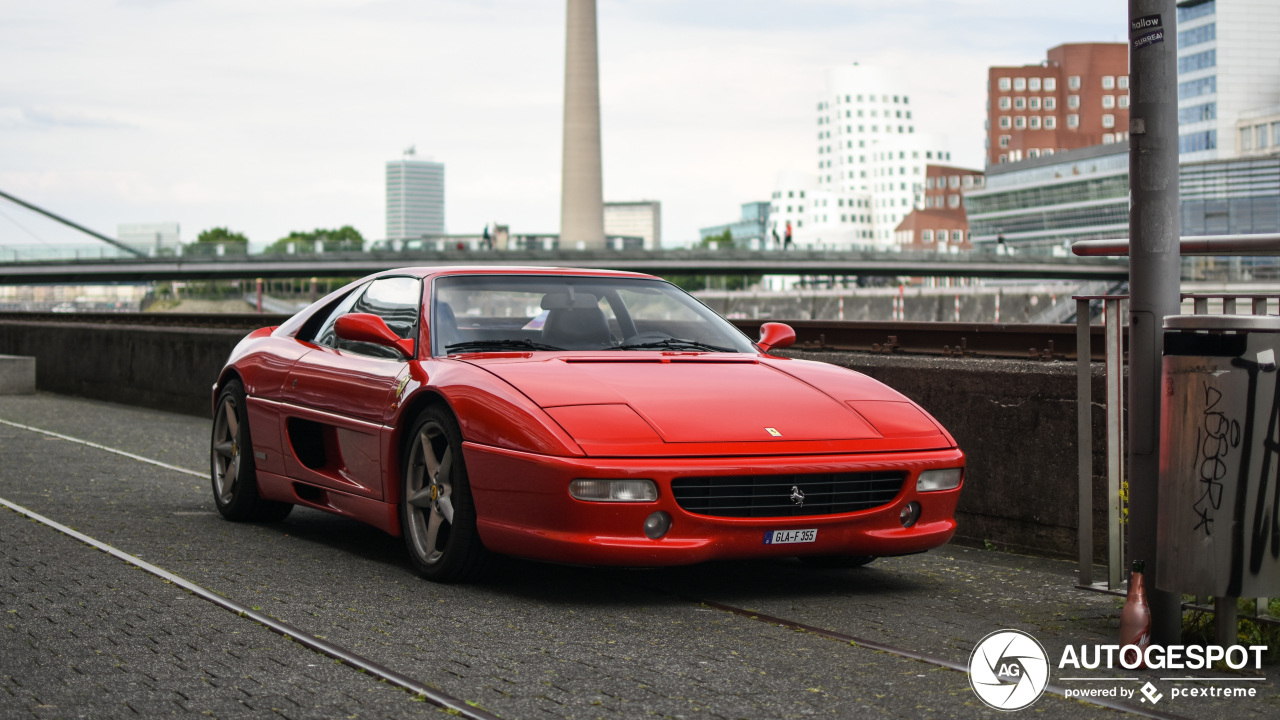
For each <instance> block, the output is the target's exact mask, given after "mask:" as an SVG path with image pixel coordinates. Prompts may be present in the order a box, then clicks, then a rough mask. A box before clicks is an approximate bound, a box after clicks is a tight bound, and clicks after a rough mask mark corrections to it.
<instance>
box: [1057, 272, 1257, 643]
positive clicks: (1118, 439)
mask: <svg viewBox="0 0 1280 720" xmlns="http://www.w3.org/2000/svg"><path fill="white" fill-rule="evenodd" d="M1074 299H1075V301H1076V348H1077V360H1076V387H1077V398H1076V412H1077V436H1078V453H1079V454H1078V464H1079V478H1078V482H1079V521H1078V526H1079V527H1078V547H1079V569H1078V575H1077V578H1078V587H1080V588H1083V589H1088V590H1096V591H1100V592H1108V593H1113V594H1123V592H1124V591H1123V583H1124V579H1125V573H1124V569H1125V566H1126V562H1125V536H1124V525H1125V524H1126V522H1127V517H1126V516H1127V513H1126V507H1125V503H1126V498H1127V497H1128V492H1127V488H1128V483H1127V481H1126V479H1125V452H1124V450H1125V428H1124V409H1125V393H1124V377H1125V366H1126V364H1127V362H1128V358H1127V353H1126V342H1125V341H1126V335H1127V332H1126V330H1127V327H1126V325H1125V323H1124V322H1122V319H1123V318H1124V317H1125V314H1124V306H1125V305H1126V304H1127V302H1128V299H1129V296H1128V295H1077V296H1074ZM1181 301H1182V312H1183V314H1194V315H1209V314H1222V315H1236V314H1246V315H1249V314H1251V315H1266V314H1268V313H1269V311H1271V310H1272V309H1273V308H1274V309H1275V311H1276V312H1277V313H1280V293H1242V294H1236V293H1182V295H1181ZM1094 303H1100V304H1101V306H1102V310H1101V317H1102V323H1103V326H1104V332H1103V338H1104V344H1105V347H1106V350H1105V353H1104V359H1103V368H1104V375H1105V386H1106V389H1105V395H1106V400H1105V415H1106V421H1105V422H1106V427H1107V430H1106V444H1107V450H1106V452H1107V476H1106V477H1107V481H1106V508H1107V541H1106V542H1107V553H1106V557H1107V563H1106V578H1105V580H1102V581H1098V582H1095V581H1094V577H1093V575H1094V572H1093V570H1094V568H1093V551H1094V542H1093V541H1094V538H1093V510H1094V502H1093V397H1092V395H1093V384H1092V383H1093V374H1092V363H1091V362H1090V355H1091V352H1089V351H1084V349H1086V348H1088V349H1090V350H1091V349H1092V348H1091V345H1090V341H1091V337H1092V335H1091V332H1090V325H1091V320H1092V314H1093V313H1092V309H1093V304H1094ZM1267 604H1268V598H1256V599H1255V603H1254V614H1253V615H1252V616H1250V617H1252V618H1253V619H1255V620H1258V621H1260V622H1268V623H1275V624H1280V618H1276V617H1273V616H1271V615H1270V614H1269V613H1268V611H1267ZM1183 608H1184V609H1193V610H1204V611H1212V610H1213V609H1214V606H1213V605H1212V604H1211V603H1210V599H1209V598H1202V597H1196V598H1195V599H1194V601H1192V602H1189V603H1183Z"/></svg>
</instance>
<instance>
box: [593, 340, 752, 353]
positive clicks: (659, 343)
mask: <svg viewBox="0 0 1280 720" xmlns="http://www.w3.org/2000/svg"><path fill="white" fill-rule="evenodd" d="M650 348H665V349H670V350H707V351H710V352H738V351H737V350H734V349H733V348H725V347H720V346H719V345H712V344H710V343H704V342H702V341H701V340H684V339H682V338H665V339H663V340H656V341H654V342H642V343H628V344H624V345H614V346H613V347H612V348H610V349H611V350H645V349H650Z"/></svg>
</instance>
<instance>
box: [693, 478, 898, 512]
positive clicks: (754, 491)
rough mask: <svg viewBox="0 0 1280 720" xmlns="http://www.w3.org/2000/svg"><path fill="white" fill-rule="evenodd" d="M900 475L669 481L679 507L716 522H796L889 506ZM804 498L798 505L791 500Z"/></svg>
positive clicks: (896, 489) (896, 494) (896, 490)
mask: <svg viewBox="0 0 1280 720" xmlns="http://www.w3.org/2000/svg"><path fill="white" fill-rule="evenodd" d="M906 477H907V474H906V473H904V472H856V473H819V474H812V475H729V476H719V477H687V478H676V479H675V480H672V481H671V492H672V494H673V495H675V498H676V502H677V503H679V504H680V507H681V508H683V509H685V510H687V511H689V512H691V513H697V514H698V515H714V516H716V517H757V518H758V517H797V516H801V515H837V514H840V513H849V512H855V511H858V510H870V509H871V508H877V507H881V506H883V505H887V504H888V503H890V502H892V501H893V499H894V498H895V497H897V496H898V492H899V491H900V490H902V483H903V481H904V480H906ZM795 490H798V491H799V492H800V493H801V494H803V495H804V499H803V503H804V504H803V505H802V504H800V503H799V502H797V501H796V500H793V499H792V495H793V494H796V493H794V492H793V491H795Z"/></svg>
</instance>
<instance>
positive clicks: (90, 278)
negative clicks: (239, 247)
mask: <svg viewBox="0 0 1280 720" xmlns="http://www.w3.org/2000/svg"><path fill="white" fill-rule="evenodd" d="M416 265H527V266H542V267H548V266H550V267H582V268H599V269H609V270H629V271H633V272H644V273H652V274H657V275H671V274H690V275H744V274H765V275H841V276H842V275H850V276H854V275H857V276H868V277H870V276H913V277H941V276H946V277H982V278H1025V279H1045V280H1055V279H1068V280H1126V279H1128V277H1129V263H1128V260H1127V259H1126V258H1077V257H1063V258H1052V257H1044V256H1025V255H996V254H991V253H982V252H973V253H964V254H957V255H948V254H938V253H921V252H881V253H876V252H836V251H824V250H795V251H787V252H781V251H752V250H722V251H714V250H657V251H627V250H618V251H614V250H581V251H573V250H568V251H525V250H521V251H514V250H513V251H466V250H449V251H445V252H427V251H406V252H357V253H322V254H312V255H239V256H235V255H226V256H221V257H219V256H213V257H199V256H187V257H159V258H143V259H140V258H119V259H93V260H61V261H29V262H8V263H0V284H6V285H15V284H24V283H55V282H56V283H96V282H122V281H150V280H206V279H215V278H218V279H236V278H278V277H314V276H320V277H352V276H356V277H358V276H361V275H366V274H368V273H372V272H377V271H380V270H387V269H390V268H396V267H407V266H416Z"/></svg>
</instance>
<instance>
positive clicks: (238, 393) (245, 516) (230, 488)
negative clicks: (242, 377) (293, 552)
mask: <svg viewBox="0 0 1280 720" xmlns="http://www.w3.org/2000/svg"><path fill="white" fill-rule="evenodd" d="M209 445H210V447H209V464H210V474H211V475H212V479H213V501H214V504H216V505H217V506H218V512H220V513H222V517H224V518H226V519H228V520H235V521H258V522H275V521H277V520H283V519H284V518H285V517H286V516H287V515H288V514H289V511H291V510H293V505H290V504H289V503H283V502H276V501H274V500H263V499H262V498H261V497H260V496H259V495H258V472H257V467H256V464H255V463H254V459H253V440H252V439H251V438H250V436H249V419H248V413H247V410H246V408H245V393H244V385H243V384H242V383H241V382H240V381H239V380H232V381H231V382H229V383H227V384H226V386H225V387H223V388H222V393H221V394H219V395H218V405H217V410H215V411H214V415H213V438H212V440H210V443H209Z"/></svg>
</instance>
